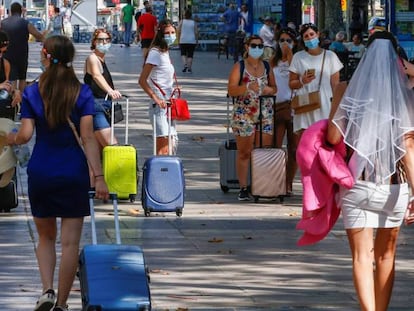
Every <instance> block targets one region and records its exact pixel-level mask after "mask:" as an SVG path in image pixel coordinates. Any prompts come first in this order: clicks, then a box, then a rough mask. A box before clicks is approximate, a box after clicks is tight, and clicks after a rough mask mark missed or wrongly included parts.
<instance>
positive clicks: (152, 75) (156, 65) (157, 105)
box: [138, 20, 177, 155]
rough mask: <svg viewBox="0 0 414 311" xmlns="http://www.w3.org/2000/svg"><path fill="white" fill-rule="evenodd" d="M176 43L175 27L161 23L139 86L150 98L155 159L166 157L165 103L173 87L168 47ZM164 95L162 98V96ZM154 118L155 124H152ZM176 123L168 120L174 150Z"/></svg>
mask: <svg viewBox="0 0 414 311" xmlns="http://www.w3.org/2000/svg"><path fill="white" fill-rule="evenodd" d="M175 40H176V31H175V27H174V25H173V24H172V22H171V21H170V20H163V21H161V22H160V23H159V25H158V30H157V34H156V35H155V38H154V40H153V41H152V43H151V46H150V48H149V51H148V54H147V56H146V58H145V62H144V66H143V68H142V72H141V75H140V77H139V80H138V83H139V85H140V86H141V87H142V89H143V90H144V92H145V93H147V95H148V96H149V98H150V102H149V117H150V122H151V124H152V126H153V127H155V130H156V151H157V154H158V155H161V154H168V151H169V150H168V134H169V132H168V119H167V101H168V99H169V98H170V96H171V93H172V91H173V84H174V75H175V72H174V66H173V65H172V63H171V59H170V54H169V47H170V46H171V45H172V44H173V43H174V41H175ZM161 90H162V91H161ZM163 92H164V94H165V95H163V94H162V93H163ZM154 115H155V124H154V121H153V119H154ZM175 125H176V124H175V121H173V120H171V132H170V134H171V135H172V137H173V150H170V151H171V153H173V154H175V152H176V147H177V130H176V127H175Z"/></svg>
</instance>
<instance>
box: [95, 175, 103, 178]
mask: <svg viewBox="0 0 414 311" xmlns="http://www.w3.org/2000/svg"><path fill="white" fill-rule="evenodd" d="M98 177H104V175H95V178H98Z"/></svg>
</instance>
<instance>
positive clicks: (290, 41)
mask: <svg viewBox="0 0 414 311" xmlns="http://www.w3.org/2000/svg"><path fill="white" fill-rule="evenodd" d="M292 41H293V40H292V39H285V38H281V39H279V42H280V43H283V42H287V43H292Z"/></svg>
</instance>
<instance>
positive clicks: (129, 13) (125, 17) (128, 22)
mask: <svg viewBox="0 0 414 311" xmlns="http://www.w3.org/2000/svg"><path fill="white" fill-rule="evenodd" d="M134 13H135V9H134V7H133V6H132V5H131V3H130V2H129V3H127V5H125V6H124V7H123V8H122V11H121V21H122V23H123V24H124V44H125V46H129V45H130V42H131V29H132V19H133V17H134Z"/></svg>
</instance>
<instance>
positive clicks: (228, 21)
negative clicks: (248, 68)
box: [222, 3, 241, 62]
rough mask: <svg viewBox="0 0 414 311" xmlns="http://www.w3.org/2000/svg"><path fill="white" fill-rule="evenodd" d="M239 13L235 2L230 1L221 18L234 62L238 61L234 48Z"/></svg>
mask: <svg viewBox="0 0 414 311" xmlns="http://www.w3.org/2000/svg"><path fill="white" fill-rule="evenodd" d="M240 18H241V15H240V13H239V11H237V9H236V4H235V3H230V5H229V7H228V9H227V10H226V11H225V12H224V14H223V16H222V20H223V22H224V31H225V33H226V36H227V38H228V44H229V52H230V54H231V55H233V60H234V62H237V61H238V53H237V50H236V32H237V30H238V29H239V24H240Z"/></svg>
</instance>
